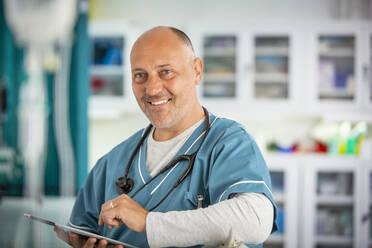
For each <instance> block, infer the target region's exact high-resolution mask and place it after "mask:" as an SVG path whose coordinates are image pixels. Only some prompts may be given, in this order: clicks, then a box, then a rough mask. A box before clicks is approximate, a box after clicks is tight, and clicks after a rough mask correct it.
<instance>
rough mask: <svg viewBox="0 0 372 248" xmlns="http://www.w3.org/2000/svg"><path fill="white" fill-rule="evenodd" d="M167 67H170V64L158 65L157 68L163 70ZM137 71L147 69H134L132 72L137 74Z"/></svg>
mask: <svg viewBox="0 0 372 248" xmlns="http://www.w3.org/2000/svg"><path fill="white" fill-rule="evenodd" d="M167 66H170V64H161V65H157V66H156V67H155V68H163V67H167ZM135 71H145V69H143V68H140V67H139V68H134V69H132V72H135Z"/></svg>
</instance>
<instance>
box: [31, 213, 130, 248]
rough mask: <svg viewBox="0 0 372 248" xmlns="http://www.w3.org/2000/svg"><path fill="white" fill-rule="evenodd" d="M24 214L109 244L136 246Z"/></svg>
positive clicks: (32, 218)
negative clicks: (103, 240)
mask: <svg viewBox="0 0 372 248" xmlns="http://www.w3.org/2000/svg"><path fill="white" fill-rule="evenodd" d="M24 216H25V217H27V218H29V219H31V220H36V221H39V222H41V223H44V224H47V225H51V226H55V227H58V228H60V229H63V230H65V231H68V232H73V233H77V234H80V235H83V236H86V237H93V238H96V239H105V240H107V242H108V243H110V244H114V245H123V246H124V247H131V248H132V247H133V248H137V247H136V246H133V245H130V244H126V243H123V242H120V241H117V240H114V239H110V238H107V237H104V236H100V235H98V234H95V233H91V232H87V231H83V230H80V229H77V228H73V227H70V226H65V225H60V224H58V223H55V222H53V221H50V220H47V219H44V218H41V217H36V216H33V215H31V214H26V213H25V214H24Z"/></svg>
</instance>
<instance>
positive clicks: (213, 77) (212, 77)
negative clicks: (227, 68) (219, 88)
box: [204, 73, 236, 83]
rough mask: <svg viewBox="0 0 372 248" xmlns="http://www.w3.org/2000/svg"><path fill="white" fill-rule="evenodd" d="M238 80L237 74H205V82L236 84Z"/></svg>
mask: <svg viewBox="0 0 372 248" xmlns="http://www.w3.org/2000/svg"><path fill="white" fill-rule="evenodd" d="M235 79H236V75H235V73H205V74H204V81H208V82H211V81H213V82H216V83H234V82H235Z"/></svg>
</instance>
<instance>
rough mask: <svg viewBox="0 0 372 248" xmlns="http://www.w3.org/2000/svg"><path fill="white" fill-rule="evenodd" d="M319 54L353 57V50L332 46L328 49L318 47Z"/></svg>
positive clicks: (322, 55) (323, 55)
mask: <svg viewBox="0 0 372 248" xmlns="http://www.w3.org/2000/svg"><path fill="white" fill-rule="evenodd" d="M319 55H320V56H321V57H335V58H344V57H350V58H352V57H354V55H355V54H354V50H353V49H352V48H332V49H330V50H327V49H320V50H319Z"/></svg>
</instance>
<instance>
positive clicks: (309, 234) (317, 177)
mask: <svg viewBox="0 0 372 248" xmlns="http://www.w3.org/2000/svg"><path fill="white" fill-rule="evenodd" d="M357 165H358V162H357V160H356V159H352V158H342V159H336V158H323V159H309V160H308V162H307V164H306V171H305V177H304V180H305V184H304V185H305V191H304V192H305V193H304V195H303V201H302V202H303V204H304V206H303V210H304V213H303V214H304V224H303V225H304V229H303V231H304V233H303V237H304V239H303V247H308V248H310V247H311V248H315V247H316V248H324V247H338V248H351V247H354V248H357V247H360V242H361V241H360V240H361V236H360V235H361V234H360V230H359V226H358V221H357V219H358V216H359V208H360V206H359V203H358V201H357V199H360V198H359V197H360V192H359V191H358V187H357V183H359V178H358V177H357V168H358V166H357Z"/></svg>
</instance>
